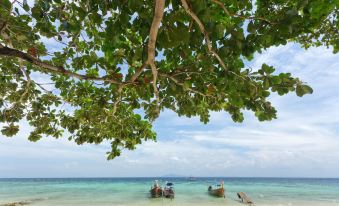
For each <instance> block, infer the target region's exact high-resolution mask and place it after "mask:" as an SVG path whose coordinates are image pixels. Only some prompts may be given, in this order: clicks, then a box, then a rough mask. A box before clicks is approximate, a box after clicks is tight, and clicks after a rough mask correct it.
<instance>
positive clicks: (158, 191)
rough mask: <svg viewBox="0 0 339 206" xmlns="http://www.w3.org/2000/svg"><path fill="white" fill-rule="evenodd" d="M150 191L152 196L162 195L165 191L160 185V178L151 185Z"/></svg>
mask: <svg viewBox="0 0 339 206" xmlns="http://www.w3.org/2000/svg"><path fill="white" fill-rule="evenodd" d="M150 193H151V197H152V198H157V197H161V196H162V193H163V191H162V188H161V187H160V186H159V183H158V180H155V181H154V184H153V186H152V187H151V190H150Z"/></svg>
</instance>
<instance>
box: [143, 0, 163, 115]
mask: <svg viewBox="0 0 339 206" xmlns="http://www.w3.org/2000/svg"><path fill="white" fill-rule="evenodd" d="M164 10H165V0H156V1H155V11H154V16H153V21H152V25H151V29H150V33H149V40H148V58H147V63H148V64H149V65H150V67H151V69H152V75H153V90H154V93H155V98H156V101H157V110H158V111H157V113H159V112H160V109H159V104H160V97H159V90H158V87H157V78H158V70H157V67H156V65H155V44H156V41H157V36H158V31H159V27H160V23H161V21H162V18H163V16H164Z"/></svg>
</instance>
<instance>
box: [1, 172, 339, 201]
mask: <svg viewBox="0 0 339 206" xmlns="http://www.w3.org/2000/svg"><path fill="white" fill-rule="evenodd" d="M154 180H158V181H159V183H160V184H161V185H164V184H165V182H166V181H170V182H173V183H174V187H175V198H174V199H172V200H171V199H165V198H156V199H152V198H150V193H149V190H150V188H151V185H152V183H153V181H154ZM221 181H224V183H225V189H226V197H225V198H216V197H213V196H210V195H209V194H208V192H207V188H208V186H209V185H213V184H218V183H220V182H221ZM237 192H245V193H246V194H247V196H248V197H250V198H251V199H252V201H253V202H254V205H258V206H259V205H262V206H273V205H274V206H294V205H296V206H297V205H299V206H306V205H307V206H339V179H314V178H313V179H307V178H227V177H225V178H223V177H209V178H208V177H203V178H193V179H192V178H191V179H190V178H184V177H182V178H179V177H172V178H171V177H166V178H165V177H154V178H27V179H0V205H6V204H7V205H11V204H12V205H15V204H14V203H16V205H32V206H42V205H44V206H57V205H58V206H59V205H67V206H71V205H72V206H88V205H99V206H131V205H140V206H146V205H151V206H156V205H159V206H163V205H172V206H177V205H178V206H179V205H182V206H193V205H194V206H197V205H206V206H214V205H215V206H217V205H229V206H232V205H235V206H237V205H244V204H242V203H241V202H239V200H238V197H237ZM10 203H11V204H10Z"/></svg>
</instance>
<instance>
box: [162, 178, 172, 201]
mask: <svg viewBox="0 0 339 206" xmlns="http://www.w3.org/2000/svg"><path fill="white" fill-rule="evenodd" d="M163 196H164V197H166V198H171V199H173V198H174V184H173V183H172V182H166V185H165V187H164V191H163Z"/></svg>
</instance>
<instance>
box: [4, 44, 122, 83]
mask: <svg viewBox="0 0 339 206" xmlns="http://www.w3.org/2000/svg"><path fill="white" fill-rule="evenodd" d="M0 56H7V57H17V58H19V59H22V60H25V61H27V62H30V63H32V64H34V65H36V66H38V67H40V68H42V69H43V70H45V71H48V72H54V73H58V74H62V75H65V76H69V77H74V78H77V79H82V80H94V81H104V82H109V83H112V84H123V83H121V82H118V81H116V80H113V79H109V78H105V77H91V76H86V75H82V74H77V73H74V72H71V71H68V70H65V69H64V68H63V67H61V66H53V65H51V64H48V63H45V62H42V61H41V60H39V59H37V58H35V57H33V56H31V55H29V54H27V53H24V52H22V51H19V50H16V49H11V48H9V47H0Z"/></svg>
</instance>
